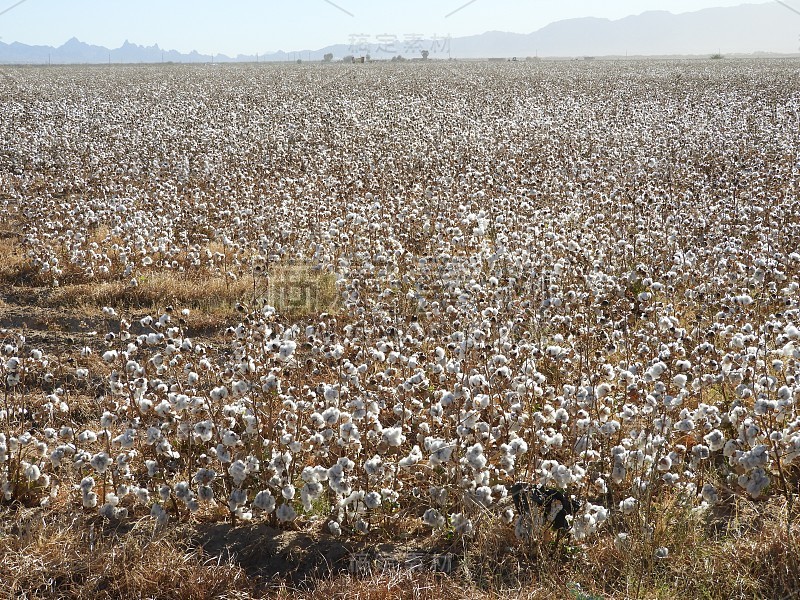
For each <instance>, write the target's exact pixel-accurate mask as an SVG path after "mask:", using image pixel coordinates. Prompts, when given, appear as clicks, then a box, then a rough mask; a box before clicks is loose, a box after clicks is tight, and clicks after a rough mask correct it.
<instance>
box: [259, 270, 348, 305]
mask: <svg viewBox="0 0 800 600" xmlns="http://www.w3.org/2000/svg"><path fill="white" fill-rule="evenodd" d="M266 300H267V303H268V304H269V305H271V306H274V307H275V309H276V310H277V311H278V313H279V314H282V315H287V316H291V317H302V316H306V315H310V314H319V313H323V312H326V313H330V314H336V313H337V312H338V311H339V309H340V306H339V304H340V302H339V291H338V289H337V287H336V276H335V275H334V274H333V273H330V272H327V271H319V270H315V269H314V268H313V267H311V266H310V265H305V264H299V265H276V266H274V267H272V268H270V270H269V276H268V285H267V289H266Z"/></svg>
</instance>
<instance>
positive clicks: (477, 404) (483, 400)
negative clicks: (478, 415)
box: [472, 394, 491, 410]
mask: <svg viewBox="0 0 800 600" xmlns="http://www.w3.org/2000/svg"><path fill="white" fill-rule="evenodd" d="M490 401H491V398H490V397H489V396H488V395H487V394H476V395H475V397H474V398H473V399H472V405H473V407H474V408H475V410H483V409H485V408H488V407H489V403H490Z"/></svg>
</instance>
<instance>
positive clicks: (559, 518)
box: [511, 482, 580, 531]
mask: <svg viewBox="0 0 800 600" xmlns="http://www.w3.org/2000/svg"><path fill="white" fill-rule="evenodd" d="M511 497H512V498H513V500H514V508H516V509H517V513H518V514H519V516H520V517H530V514H531V503H533V504H536V505H537V506H538V507H539V508H541V509H542V511H543V512H544V514H545V518H547V519H548V520H549V516H550V513H551V510H552V508H553V504H554V503H556V502H560V503H561V509H560V510H559V511H558V512H557V513H556V516H555V518H554V519H553V521H552V523H551V525H552V527H553V529H555V530H557V531H568V530H569V528H570V524H569V522H568V521H567V515H571V514H573V513H574V512H576V511H577V510H578V509H579V508H580V502H578V501H576V500H573V499H571V498H569V497H568V496H567V495H566V494H565V493H564V492H562V491H560V490H557V489H554V488H546V487H542V486H541V485H531V484H530V483H524V482H518V483H515V484H514V485H512V486H511Z"/></svg>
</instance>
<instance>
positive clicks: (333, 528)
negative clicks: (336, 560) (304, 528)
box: [328, 521, 342, 537]
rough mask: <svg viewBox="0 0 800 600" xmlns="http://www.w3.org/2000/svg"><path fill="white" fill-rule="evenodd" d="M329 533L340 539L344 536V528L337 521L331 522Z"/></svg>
mask: <svg viewBox="0 0 800 600" xmlns="http://www.w3.org/2000/svg"><path fill="white" fill-rule="evenodd" d="M328 531H329V532H330V533H331V535H334V536H337V537H338V536H340V535H341V534H342V526H341V525H339V523H338V522H336V521H330V522H329V523H328Z"/></svg>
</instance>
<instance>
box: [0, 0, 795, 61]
mask: <svg viewBox="0 0 800 600" xmlns="http://www.w3.org/2000/svg"><path fill="white" fill-rule="evenodd" d="M798 30H800V19H799V18H798V17H797V16H796V15H790V14H789V12H788V10H787V9H786V7H784V6H781V5H780V4H779V3H777V2H767V3H764V4H742V5H740V6H734V7H723V8H710V9H702V10H698V11H694V12H689V13H682V14H673V13H671V12H669V11H665V10H650V11H646V12H643V13H641V14H639V15H632V16H629V17H624V18H621V19H614V20H612V19H605V18H598V17H585V18H576V19H566V20H563V21H556V22H555V23H551V24H549V25H547V26H545V27H542V28H541V29H539V30H538V31H534V32H533V33H528V34H521V33H508V32H501V31H491V32H486V33H484V34H480V35H472V36H465V37H460V38H452V39H449V40H448V43H447V48H446V49H442V48H441V40H438V41H437V43H436V46H435V47H436V49H437V50H436V51H435V52H431V54H430V58H432V59H441V58H449V57H452V58H491V57H497V58H510V57H525V56H534V55H536V56H540V57H582V56H624V55H633V56H635V55H650V56H664V55H681V54H683V55H700V56H710V55H711V54H714V53H717V52H721V53H723V54H733V53H740V54H752V53H758V52H771V53H784V54H797V53H798V47H797V46H798V43H797V31H798ZM429 42H430V44H431V46H432V47H434V43H433V41H432V40H429ZM424 43H425V42H423V44H424ZM328 53H331V54H333V55H334V57H335V58H337V59H341V58H343V57H345V56H348V55H352V54H361V55H363V54H371V55H372V56H373V57H375V56H380V57H381V58H384V59H388V58H391V57H392V55H391V54H388V53H386V52H385V47H384V48H380V47H379V46H378V45H377V43H375V44H372V45H368V47H366V48H359V49H358V51H356V50H354V49H353V47H352V46H351V45H348V44H336V45H332V46H326V47H325V48H320V49H318V50H316V51H305V50H304V51H302V52H299V51H292V52H284V51H278V52H271V53H270V52H267V53H259V54H258V55H255V54H253V55H243V54H239V55H237V56H236V57H234V58H231V57H228V56H225V55H222V54H215V55H214V56H213V57H212V56H211V55H209V54H202V53H200V52H197V51H196V50H192V51H191V52H188V53H180V52H177V51H175V50H162V48H161V47H160V46H159V45H158V44H154V45H153V46H140V45H137V44H135V43H133V42H131V41H129V40H127V39H126V40H125V42H124V43H123V44H122V46H121V47H120V48H117V49H109V48H104V47H102V46H94V45H91V44H87V43H84V42H81V41H80V40H78V39H77V38H76V37H72V38H70V39H69V40H68V41H67V42H65V43H64V44H63V45H61V46H59V47H58V48H53V47H50V46H30V45H26V44H22V43H18V42H14V43H12V44H5V43H2V42H0V63H38V64H42V63H47V62H53V63H106V62H109V61H112V62H127V63H136V62H142V63H147V62H161V61H162V60H165V59H166V60H170V61H174V62H192V63H198V62H211V61H212V60H213V61H214V62H254V61H256V60H260V61H286V60H288V59H303V60H307V59H310V60H312V61H319V60H322V59H323V56H324V55H325V54H328Z"/></svg>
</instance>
